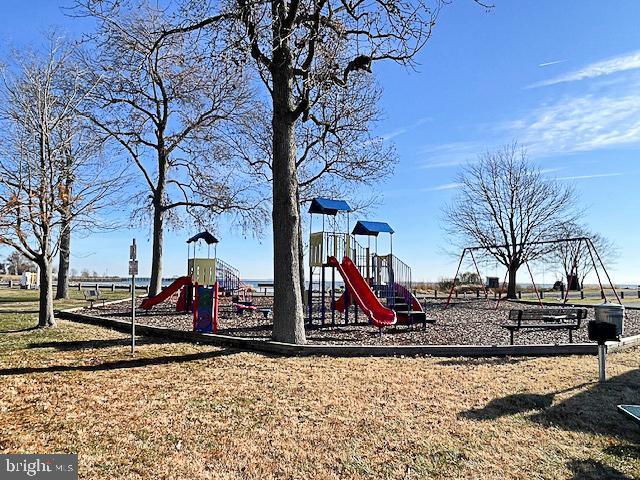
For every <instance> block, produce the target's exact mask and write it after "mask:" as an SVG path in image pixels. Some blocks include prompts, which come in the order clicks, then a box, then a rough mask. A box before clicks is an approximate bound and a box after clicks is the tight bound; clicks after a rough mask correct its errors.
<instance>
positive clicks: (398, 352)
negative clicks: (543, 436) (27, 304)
mask: <svg viewBox="0 0 640 480" xmlns="http://www.w3.org/2000/svg"><path fill="white" fill-rule="evenodd" d="M121 301H122V300H116V301H114V302H109V303H111V304H113V303H118V302H121ZM124 301H127V300H126V299H125V300H124ZM83 309H84V307H78V308H71V309H66V310H61V311H59V312H57V317H58V318H60V319H64V320H70V321H73V322H79V323H86V324H91V325H97V326H101V327H105V328H109V329H112V330H117V331H120V332H124V333H129V332H130V331H131V322H128V321H125V320H117V319H113V318H108V317H100V316H95V315H87V314H85V313H79V311H80V310H83ZM136 333H137V334H139V335H143V336H151V337H158V338H166V339H171V340H175V341H179V342H188V343H197V344H207V345H213V346H217V347H226V348H234V349H238V350H245V351H251V352H258V353H263V354H272V355H282V356H329V357H398V356H408V357H414V356H429V357H539V356H565V355H597V354H598V345H597V344H596V343H561V344H534V345H326V344H325V345H322V344H307V345H296V344H293V343H282V342H274V341H271V340H262V339H255V338H247V337H236V336H231V335H220V334H211V333H198V332H189V331H185V330H174V329H171V328H165V327H153V326H149V325H144V324H136ZM638 345H640V335H634V336H631V337H625V338H622V339H621V340H620V341H619V342H607V350H608V352H616V351H620V350H624V349H627V348H631V347H635V346H638Z"/></svg>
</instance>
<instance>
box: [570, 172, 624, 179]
mask: <svg viewBox="0 0 640 480" xmlns="http://www.w3.org/2000/svg"><path fill="white" fill-rule="evenodd" d="M620 175H622V173H620V172H611V173H594V174H591V175H575V176H572V177H558V180H588V179H590V178H604V177H619V176H620Z"/></svg>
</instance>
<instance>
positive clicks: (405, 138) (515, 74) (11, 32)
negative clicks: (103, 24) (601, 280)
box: [0, 0, 640, 283]
mask: <svg viewBox="0 0 640 480" xmlns="http://www.w3.org/2000/svg"><path fill="white" fill-rule="evenodd" d="M1 4H2V6H3V16H2V19H1V20H0V51H1V52H2V53H3V54H4V53H5V52H6V47H7V45H12V46H15V47H18V48H20V47H23V46H26V45H29V44H32V43H34V42H35V43H38V42H41V41H42V34H43V32H45V31H47V29H49V28H50V26H56V27H61V28H62V29H64V30H67V31H70V32H72V33H77V32H79V31H81V30H82V29H83V28H86V27H87V22H86V20H78V19H71V18H68V17H65V16H64V14H63V13H62V12H61V11H60V8H59V7H60V5H68V4H69V2H66V1H60V2H55V1H53V0H51V1H44V0H31V1H28V2H25V1H18V0H3V1H2V2H1ZM639 19H640V3H639V2H637V1H635V0H627V1H617V2H615V8H613V7H607V4H604V3H602V2H599V1H595V0H588V1H580V2H578V1H571V2H557V1H552V0H546V1H537V2H523V1H507V0H497V1H496V8H494V9H493V10H492V11H490V12H486V11H485V10H484V9H482V8H481V7H478V6H477V5H476V4H474V3H473V2H472V1H471V0H455V1H454V2H453V4H452V5H449V6H447V7H445V8H444V9H443V12H442V14H441V17H440V19H439V22H438V25H437V26H436V29H435V31H434V35H433V38H432V40H431V41H430V43H429V44H428V45H427V46H426V48H425V49H424V51H423V52H422V53H421V54H420V55H419V57H418V62H419V65H418V67H417V71H407V70H406V69H404V68H402V67H399V66H397V65H393V64H378V65H376V66H374V73H375V74H376V76H377V78H378V79H379V81H380V83H381V85H382V87H383V90H384V95H383V99H382V107H383V110H384V112H385V119H384V121H383V122H381V124H380V125H379V127H378V132H377V133H379V134H380V135H382V136H384V137H385V138H387V139H388V140H387V141H390V142H394V143H395V145H396V148H397V151H398V153H399V157H400V164H399V165H398V167H397V169H396V173H395V176H394V177H393V178H391V179H389V180H388V181H386V182H385V183H384V184H382V185H381V186H380V188H379V190H380V191H381V192H382V194H383V195H382V196H381V198H380V202H379V205H378V206H377V207H376V208H375V210H374V211H373V212H371V213H370V214H368V215H367V219H369V220H384V221H388V222H389V223H390V224H391V225H392V226H393V227H394V229H395V231H396V234H395V235H394V252H395V253H397V254H398V255H399V256H400V257H401V258H402V259H403V260H404V261H405V262H406V263H408V264H409V265H411V266H412V267H413V272H414V279H429V280H435V279H437V278H439V277H441V276H447V275H452V274H453V270H454V269H455V259H453V258H452V257H451V256H448V255H446V254H444V253H443V251H444V250H446V249H447V247H448V245H449V239H447V238H446V237H445V235H444V232H443V228H442V221H441V216H440V209H441V207H442V206H443V204H445V203H446V202H447V201H449V200H450V199H451V198H452V196H453V195H455V193H456V174H457V173H458V171H459V169H460V166H461V165H462V164H464V163H465V162H468V161H473V159H474V158H476V156H477V154H478V153H481V152H483V151H486V150H487V149H491V148H494V147H496V146H499V145H501V144H503V143H508V142H511V141H514V140H517V141H518V142H519V143H520V144H521V145H523V146H525V147H526V148H527V150H528V152H529V154H530V158H531V159H532V161H533V162H536V163H537V164H538V165H539V166H540V168H542V169H543V170H544V171H545V172H546V175H549V176H551V177H556V178H558V179H560V180H561V181H563V182H570V183H572V184H573V185H574V186H575V188H576V190H577V191H578V193H579V195H580V199H581V201H582V202H583V203H584V204H585V205H586V206H587V207H588V208H587V209H586V210H587V213H586V219H585V221H586V223H587V224H588V225H590V226H591V227H592V228H593V229H594V230H596V231H598V232H600V233H602V234H604V235H606V236H607V237H609V238H611V239H613V240H615V242H616V243H617V245H618V247H619V249H620V259H619V261H618V262H617V264H616V265H614V266H613V267H612V269H611V271H612V274H613V277H614V280H615V281H616V282H619V283H640V259H639V258H640V257H639V256H638V255H637V254H636V249H637V238H638V236H639V233H640V229H639V227H638V224H637V222H636V221H635V220H634V219H635V217H636V215H637V213H636V208H637V205H636V204H637V200H636V193H637V189H638V181H639V180H640V162H639V157H640V155H639V154H640V93H639V92H640V88H639V87H640V29H638V20H639ZM354 220H355V219H354ZM191 233H192V232H190V231H188V232H176V233H170V234H168V235H167V240H166V244H165V254H166V257H165V274H166V275H167V276H169V275H180V274H183V273H184V271H185V267H186V265H185V264H186V260H185V257H186V247H185V245H184V240H185V239H186V238H187V237H188V235H190V234H191ZM218 235H219V237H220V238H221V243H220V245H219V248H218V254H219V256H221V257H222V258H224V259H225V260H227V261H229V262H230V263H232V264H234V265H236V266H237V267H238V268H239V269H240V270H241V272H242V274H243V276H245V277H247V278H269V277H271V271H272V266H271V265H272V260H271V238H270V236H265V237H264V238H262V239H260V240H256V239H252V238H244V237H243V236H241V235H239V234H238V233H237V232H235V233H234V232H230V231H228V230H221V231H220V232H218ZM134 236H135V237H136V238H137V240H138V243H139V245H140V247H139V249H138V251H139V255H140V257H141V258H140V268H141V273H142V272H146V271H148V269H149V254H148V252H147V251H146V250H147V249H145V246H147V245H150V241H149V232H148V231H147V230H130V231H121V232H117V233H109V234H100V235H92V236H89V237H87V238H81V239H80V238H79V239H76V240H75V247H76V250H75V254H74V256H73V258H72V267H73V268H76V269H78V270H80V269H82V268H88V269H89V270H95V271H97V272H99V273H104V272H108V273H109V274H124V273H125V272H126V262H127V256H128V250H127V245H128V244H129V243H130V241H131V238H132V237H134ZM381 246H382V244H381ZM0 254H1V253H0ZM493 271H494V267H492V266H491V267H490V266H487V273H488V274H489V273H493ZM538 272H539V274H540V275H542V272H541V271H538ZM496 273H498V272H496ZM545 275H546V278H545V280H547V281H549V280H550V278H549V277H550V276H551V274H549V273H548V272H547V273H545Z"/></svg>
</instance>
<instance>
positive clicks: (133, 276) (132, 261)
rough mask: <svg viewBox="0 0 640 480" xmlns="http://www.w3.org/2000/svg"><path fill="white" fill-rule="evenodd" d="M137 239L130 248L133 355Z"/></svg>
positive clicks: (133, 348) (132, 351)
mask: <svg viewBox="0 0 640 480" xmlns="http://www.w3.org/2000/svg"><path fill="white" fill-rule="evenodd" d="M136 258H137V252H136V239H135V238H134V239H133V243H132V244H131V246H130V247H129V259H130V260H129V273H130V274H131V354H132V355H133V354H134V352H135V348H136V273H138V262H137V260H136Z"/></svg>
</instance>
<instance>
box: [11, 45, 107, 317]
mask: <svg viewBox="0 0 640 480" xmlns="http://www.w3.org/2000/svg"><path fill="white" fill-rule="evenodd" d="M71 56H72V52H71V49H70V48H68V45H66V44H64V42H60V41H52V42H51V44H50V46H49V49H48V51H47V52H46V53H45V54H43V55H41V56H40V55H37V54H32V55H27V54H25V53H24V52H21V53H20V56H19V57H17V60H16V62H15V63H16V64H15V65H14V66H13V68H11V67H8V68H7V69H6V70H5V71H4V72H3V76H2V85H1V88H0V121H1V122H2V135H1V136H0V243H2V244H5V245H8V246H11V247H13V248H14V249H15V250H16V251H18V252H19V253H20V254H22V255H24V256H25V257H26V258H28V259H29V260H31V261H33V262H35V263H36V265H37V266H38V268H39V274H40V308H39V320H38V325H39V326H41V327H45V326H54V325H55V319H54V316H53V290H52V261H53V258H54V257H55V255H56V254H57V251H58V249H59V245H60V239H61V228H62V226H63V225H67V227H65V228H70V227H68V225H69V224H73V225H76V226H79V227H81V226H82V225H87V224H95V222H96V221H98V212H99V210H100V209H101V208H103V207H104V205H105V204H106V202H105V199H106V198H107V197H108V196H109V194H111V193H112V191H113V188H114V185H115V184H116V183H117V181H118V172H117V171H115V170H114V169H113V168H112V166H110V165H102V167H101V169H95V168H91V167H89V166H87V165H86V164H84V163H82V162H77V163H75V164H74V165H73V166H68V165H67V163H66V160H65V151H66V150H67V147H68V145H70V144H71V143H72V139H70V138H69V136H68V135H69V130H68V128H67V127H68V125H69V124H70V123H73V122H74V121H75V120H74V119H76V118H77V115H78V113H77V112H78V109H79V108H80V107H81V105H82V104H83V102H85V101H86V98H87V91H86V90H84V86H85V78H84V77H85V73H86V72H85V71H83V70H82V69H81V68H80V67H79V66H78V65H77V64H76V63H74V62H72V61H71ZM70 176H72V177H73V178H74V184H75V188H74V190H73V191H70V190H69V189H68V188H67V184H66V180H67V179H68V178H69V177H70ZM62 212H65V213H64V214H63V213H62Z"/></svg>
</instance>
